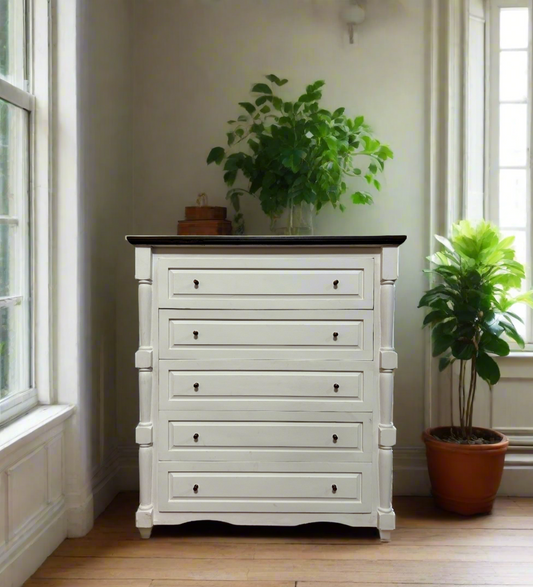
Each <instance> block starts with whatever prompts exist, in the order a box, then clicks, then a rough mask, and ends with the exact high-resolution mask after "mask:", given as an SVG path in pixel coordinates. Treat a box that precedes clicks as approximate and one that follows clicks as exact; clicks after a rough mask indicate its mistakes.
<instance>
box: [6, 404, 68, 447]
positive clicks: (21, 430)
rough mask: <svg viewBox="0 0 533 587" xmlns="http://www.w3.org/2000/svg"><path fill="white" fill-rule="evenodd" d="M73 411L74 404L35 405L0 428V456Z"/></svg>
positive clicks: (29, 440) (63, 419)
mask: <svg viewBox="0 0 533 587" xmlns="http://www.w3.org/2000/svg"><path fill="white" fill-rule="evenodd" d="M73 412H74V406H66V405H53V406H51V405H50V406H44V405H41V406H37V407H36V408H35V409H33V410H31V411H30V412H28V413H27V414H24V415H23V416H20V418H17V419H16V420H13V421H12V422H9V423H8V424H6V425H5V426H3V427H2V428H0V457H1V458H4V457H5V456H7V455H8V454H10V453H12V452H14V451H16V450H17V449H19V448H20V447H21V446H23V445H25V444H28V443H29V442H31V441H32V440H34V439H35V438H37V437H38V436H39V435H41V434H44V433H45V432H47V431H48V430H50V429H51V428H53V427H54V426H57V425H58V424H61V422H64V421H65V420H66V419H67V418H70V416H71V415H72V414H73Z"/></svg>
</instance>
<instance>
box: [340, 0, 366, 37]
mask: <svg viewBox="0 0 533 587" xmlns="http://www.w3.org/2000/svg"><path fill="white" fill-rule="evenodd" d="M341 16H342V20H343V21H344V22H345V23H346V24H347V25H348V32H349V34H350V45H353V43H354V35H355V26H356V25H358V24H361V23H362V22H364V20H365V18H366V10H365V9H364V7H363V6H361V4H359V2H358V1H357V0H349V4H348V5H347V6H346V7H345V8H344V10H343V11H342V15H341Z"/></svg>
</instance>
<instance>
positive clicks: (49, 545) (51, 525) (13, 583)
mask: <svg viewBox="0 0 533 587" xmlns="http://www.w3.org/2000/svg"><path fill="white" fill-rule="evenodd" d="M66 536H67V509H66V506H65V501H64V499H63V498H61V499H60V500H58V502H57V503H55V504H53V505H51V506H50V507H49V508H48V509H47V510H46V511H45V512H43V514H42V515H41V516H39V518H38V519H37V520H36V521H35V523H34V524H31V526H30V527H29V528H28V529H27V530H26V531H25V532H24V533H23V534H22V535H21V536H20V537H18V538H17V539H15V540H14V541H13V543H12V544H11V545H10V547H9V550H7V551H6V552H5V553H3V554H2V558H1V560H0V579H1V584H2V586H5V587H20V585H22V584H23V583H24V582H25V581H27V580H28V579H29V578H30V577H31V575H33V573H34V572H35V571H36V570H37V569H38V568H39V567H40V566H41V565H42V564H43V562H44V561H45V560H46V558H47V557H49V556H50V555H51V554H52V552H54V550H55V549H56V548H57V547H58V546H59V545H60V544H61V543H62V542H63V540H64V539H65V538H66Z"/></svg>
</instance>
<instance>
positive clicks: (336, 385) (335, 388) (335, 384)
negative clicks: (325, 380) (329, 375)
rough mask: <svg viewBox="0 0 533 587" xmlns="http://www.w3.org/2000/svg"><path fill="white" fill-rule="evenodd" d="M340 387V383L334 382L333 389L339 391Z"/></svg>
mask: <svg viewBox="0 0 533 587" xmlns="http://www.w3.org/2000/svg"><path fill="white" fill-rule="evenodd" d="M339 387H340V385H339V384H338V383H334V384H333V389H334V390H335V393H337V391H339Z"/></svg>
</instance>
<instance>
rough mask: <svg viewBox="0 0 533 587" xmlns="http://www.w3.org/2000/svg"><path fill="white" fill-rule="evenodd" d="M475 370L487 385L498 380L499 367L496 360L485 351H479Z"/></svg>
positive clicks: (494, 383) (493, 383)
mask: <svg viewBox="0 0 533 587" xmlns="http://www.w3.org/2000/svg"><path fill="white" fill-rule="evenodd" d="M476 371H477V373H478V375H479V376H480V377H481V379H484V380H485V381H486V382H487V383H488V384H489V385H491V386H492V385H496V383H498V381H499V380H500V368H499V367H498V364H497V363H496V361H495V360H494V359H493V358H492V357H490V356H489V355H487V354H486V353H480V354H479V355H478V357H477V360H476Z"/></svg>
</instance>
